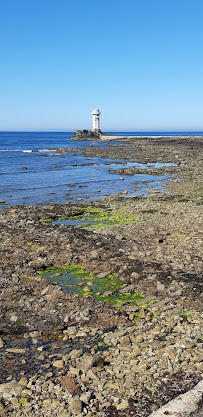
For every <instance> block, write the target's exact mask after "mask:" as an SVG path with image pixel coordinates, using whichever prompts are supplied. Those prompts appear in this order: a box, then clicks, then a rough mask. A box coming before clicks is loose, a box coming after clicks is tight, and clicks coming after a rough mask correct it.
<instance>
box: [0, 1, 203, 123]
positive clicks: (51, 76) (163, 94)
mask: <svg viewBox="0 0 203 417" xmlns="http://www.w3.org/2000/svg"><path fill="white" fill-rule="evenodd" d="M202 22H203V1H202V0H125V1H124V0H102V1H96V0H0V42H1V47H0V130H25V131H29V130H31V131H33V130H39V131H40V130H45V131H46V130H49V131H52V130H53V131H72V130H75V129H83V128H91V127H92V120H91V111H92V109H93V108H95V107H97V108H99V109H100V111H101V113H102V114H101V128H102V130H103V131H140V130H144V131H147V130H148V131H150V130H203V23H202Z"/></svg>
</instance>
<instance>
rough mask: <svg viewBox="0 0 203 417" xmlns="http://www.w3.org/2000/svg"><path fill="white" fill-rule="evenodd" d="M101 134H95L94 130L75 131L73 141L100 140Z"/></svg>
mask: <svg viewBox="0 0 203 417" xmlns="http://www.w3.org/2000/svg"><path fill="white" fill-rule="evenodd" d="M100 135H101V132H100V131H99V132H93V131H92V130H75V132H74V134H73V136H72V139H74V140H88V139H97V140H98V139H100Z"/></svg>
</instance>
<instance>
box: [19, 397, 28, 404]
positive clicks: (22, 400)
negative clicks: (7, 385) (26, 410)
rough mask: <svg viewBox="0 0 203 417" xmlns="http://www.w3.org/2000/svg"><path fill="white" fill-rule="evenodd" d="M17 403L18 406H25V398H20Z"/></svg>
mask: <svg viewBox="0 0 203 417" xmlns="http://www.w3.org/2000/svg"><path fill="white" fill-rule="evenodd" d="M19 403H20V404H26V403H27V398H20V399H19Z"/></svg>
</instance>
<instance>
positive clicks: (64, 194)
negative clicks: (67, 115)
mask: <svg viewBox="0 0 203 417" xmlns="http://www.w3.org/2000/svg"><path fill="white" fill-rule="evenodd" d="M71 136H72V132H67V133H66V132H63V133H46V132H42V133H40V132H38V133H34V132H32V133H26V132H23V133H20V132H17V133H16V132H10V133H9V132H0V180H1V181H0V200H3V201H5V204H0V207H1V208H3V207H5V206H11V205H14V204H26V205H30V204H41V203H65V202H74V203H75V202H77V201H78V199H82V200H83V201H87V200H95V199H99V198H101V197H103V196H104V195H113V194H117V193H122V192H124V191H126V190H127V191H128V192H129V193H130V194H131V195H132V194H137V195H143V194H146V193H147V191H148V188H149V187H150V185H153V187H155V188H158V187H161V186H162V180H164V179H165V177H164V176H160V177H158V176H156V177H155V176H154V177H153V176H149V175H135V176H132V177H130V176H127V175H126V176H125V177H124V180H123V181H121V180H120V175H119V174H116V173H114V172H109V170H111V169H115V168H117V169H118V168H119V167H123V166H124V167H132V166H136V167H140V168H145V167H146V166H147V165H143V164H138V163H136V161H133V162H127V161H126V160H118V161H116V162H115V159H114V160H112V159H110V158H99V157H97V156H95V157H91V158H89V157H85V156H83V155H82V153H76V152H74V150H73V153H68V154H59V153H57V152H56V151H54V150H53V151H50V150H49V148H53V147H68V148H76V147H77V148H86V147H95V146H96V147H102V148H105V147H108V146H109V145H110V144H112V142H95V141H92V142H90V141H77V142H76V141H73V140H71V139H70V138H71ZM113 145H115V142H114V143H113ZM165 165H168V166H169V164H165ZM154 166H157V167H158V164H154ZM159 166H161V165H160V164H159ZM135 180H136V181H138V184H137V185H136V186H135V184H134V181H135ZM143 181H148V182H149V184H146V183H143Z"/></svg>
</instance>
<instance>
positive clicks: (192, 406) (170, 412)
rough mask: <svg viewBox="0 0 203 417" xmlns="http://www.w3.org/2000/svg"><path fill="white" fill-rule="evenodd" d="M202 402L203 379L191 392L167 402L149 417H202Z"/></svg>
mask: <svg viewBox="0 0 203 417" xmlns="http://www.w3.org/2000/svg"><path fill="white" fill-rule="evenodd" d="M202 400H203V379H202V380H201V381H200V382H199V383H198V384H197V385H196V386H195V387H194V388H193V389H192V390H190V391H188V392H186V393H185V394H181V395H179V396H178V397H177V398H175V399H174V400H172V401H169V403H168V404H166V405H164V406H163V407H161V408H160V409H159V410H157V411H155V412H154V413H152V414H150V416H149V417H165V416H170V417H190V416H191V417H192V416H194V417H201V416H203V408H202ZM200 407H201V409H200ZM194 413H195V414H194Z"/></svg>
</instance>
